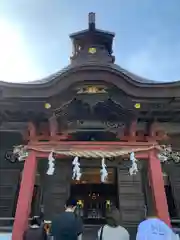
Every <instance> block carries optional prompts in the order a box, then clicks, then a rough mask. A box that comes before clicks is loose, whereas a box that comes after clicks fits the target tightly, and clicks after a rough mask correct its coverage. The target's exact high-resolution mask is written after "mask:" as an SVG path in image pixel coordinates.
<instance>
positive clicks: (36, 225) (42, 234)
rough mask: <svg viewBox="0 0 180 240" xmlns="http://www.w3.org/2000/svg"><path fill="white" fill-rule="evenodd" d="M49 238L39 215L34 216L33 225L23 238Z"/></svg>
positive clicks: (24, 239)
mask: <svg viewBox="0 0 180 240" xmlns="http://www.w3.org/2000/svg"><path fill="white" fill-rule="evenodd" d="M32 239H33V240H47V234H46V231H45V229H44V227H43V225H42V224H41V219H40V218H39V217H33V218H32V220H31V226H30V227H29V228H28V229H27V230H26V231H25V232H24V235H23V240H32Z"/></svg>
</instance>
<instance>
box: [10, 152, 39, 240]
mask: <svg viewBox="0 0 180 240" xmlns="http://www.w3.org/2000/svg"><path fill="white" fill-rule="evenodd" d="M36 168H37V161H36V154H35V152H33V151H32V152H30V153H29V155H28V157H27V159H26V160H25V163H24V169H23V173H22V179H21V186H20V191H19V197H18V202H17V207H16V214H15V220H14V225H13V232H12V240H22V237H23V233H24V231H25V230H26V228H27V225H28V217H29V214H30V210H31V201H32V196H33V190H34V183H35V177H36Z"/></svg>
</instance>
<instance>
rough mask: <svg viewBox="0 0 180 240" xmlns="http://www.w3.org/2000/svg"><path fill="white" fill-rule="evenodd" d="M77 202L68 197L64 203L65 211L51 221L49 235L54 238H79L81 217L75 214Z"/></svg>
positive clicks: (69, 239) (71, 239)
mask: <svg viewBox="0 0 180 240" xmlns="http://www.w3.org/2000/svg"><path fill="white" fill-rule="evenodd" d="M76 206H77V202H76V201H75V200H73V199H68V200H67V201H66V205H65V212H63V213H61V214H60V215H59V216H58V217H56V218H55V219H54V220H53V221H52V225H51V235H52V236H53V237H54V238H53V239H54V240H79V239H81V235H82V232H83V224H82V221H81V219H80V218H79V217H78V216H77V215H75V213H74V211H75V209H76Z"/></svg>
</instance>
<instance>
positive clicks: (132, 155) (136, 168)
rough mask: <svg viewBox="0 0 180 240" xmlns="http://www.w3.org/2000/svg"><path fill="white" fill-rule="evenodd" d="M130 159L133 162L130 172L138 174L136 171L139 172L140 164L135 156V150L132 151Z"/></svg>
mask: <svg viewBox="0 0 180 240" xmlns="http://www.w3.org/2000/svg"><path fill="white" fill-rule="evenodd" d="M130 161H131V163H132V165H131V167H130V169H129V174H130V175H136V173H137V172H138V166H137V161H138V160H137V159H136V158H135V154H134V152H131V153H130Z"/></svg>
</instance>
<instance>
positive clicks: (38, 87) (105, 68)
mask: <svg viewBox="0 0 180 240" xmlns="http://www.w3.org/2000/svg"><path fill="white" fill-rule="evenodd" d="M77 75H78V76H77ZM80 75H81V76H80ZM95 75H97V80H99V81H103V80H104V81H105V82H108V83H112V84H114V85H116V86H117V87H118V88H120V89H122V90H123V91H125V92H126V93H127V94H128V95H131V96H135V97H140V98H147V97H150V98H179V97H180V80H178V81H175V82H158V81H153V80H148V79H145V78H143V77H139V76H137V75H135V74H133V73H131V72H129V71H127V70H125V69H123V68H121V67H120V66H118V65H117V64H113V63H109V64H100V63H99V62H86V63H85V64H79V65H78V64H70V65H68V66H67V67H66V68H63V69H62V70H61V71H58V72H56V73H55V74H52V75H50V76H49V77H46V78H43V79H41V80H37V81H32V82H25V83H9V82H3V81H0V98H2V97H4V98H6V97H8V98H11V97H12V98H31V97H32V98H34V97H50V96H52V95H54V92H56V91H57V90H61V89H65V88H66V86H67V88H68V87H69V86H70V85H71V84H73V83H77V82H78V81H84V82H85V83H86V81H90V80H91V79H94V77H95ZM98 75H101V76H98ZM76 76H77V77H76ZM80 78H81V79H80ZM113 79H114V80H113ZM57 85H58V86H57ZM26 90H28V92H27V91H26ZM56 93H57V92H56Z"/></svg>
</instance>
